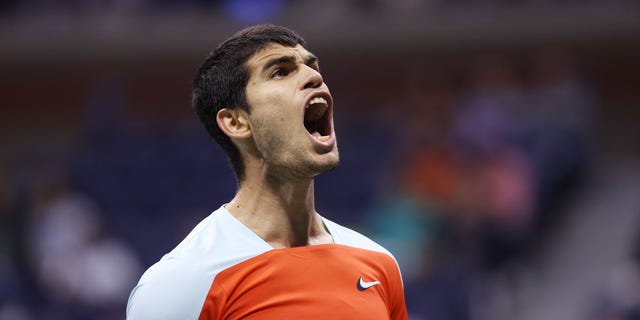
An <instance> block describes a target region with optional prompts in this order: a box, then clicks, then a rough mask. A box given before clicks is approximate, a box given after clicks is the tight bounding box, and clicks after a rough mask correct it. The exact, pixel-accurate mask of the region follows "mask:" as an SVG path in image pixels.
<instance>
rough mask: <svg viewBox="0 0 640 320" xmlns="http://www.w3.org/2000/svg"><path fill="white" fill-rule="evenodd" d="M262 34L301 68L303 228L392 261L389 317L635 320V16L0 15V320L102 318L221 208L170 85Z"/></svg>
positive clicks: (462, 7)
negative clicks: (310, 67) (310, 79)
mask: <svg viewBox="0 0 640 320" xmlns="http://www.w3.org/2000/svg"><path fill="white" fill-rule="evenodd" d="M261 22H271V23H277V24H284V25H287V26H289V27H291V28H293V29H294V30H296V31H297V32H299V33H300V34H301V35H302V36H303V37H305V38H306V40H307V41H308V43H309V46H310V49H311V50H312V51H313V52H315V53H316V54H317V55H318V56H319V57H320V59H321V66H322V69H323V75H324V77H325V80H326V82H327V83H328V84H329V87H330V88H331V90H332V93H333V96H334V100H335V101H336V103H335V108H336V119H335V120H336V128H337V134H338V137H339V140H340V151H341V158H342V164H341V166H340V167H339V168H338V169H337V170H335V171H333V172H331V173H328V174H325V175H323V176H321V177H319V178H318V179H317V182H316V190H317V198H318V201H317V203H318V204H319V205H318V206H319V210H320V211H321V212H322V213H323V215H325V216H326V217H328V218H330V219H332V220H335V221H337V222H340V223H342V224H344V225H347V226H349V227H352V228H354V229H356V230H359V231H360V232H362V233H364V234H366V235H368V236H370V237H372V238H374V239H376V240H377V241H379V242H380V243H382V244H383V245H385V246H386V247H387V248H388V249H390V250H391V251H392V252H393V253H394V254H395V256H396V258H397V259H398V262H399V264H400V266H401V268H402V271H403V277H404V284H405V289H406V299H407V305H408V309H409V313H410V318H411V319H414V320H419V319H429V320H464V319H469V320H484V319H497V320H501V319H525V320H537V319H559V320H565V319H566V320H574V319H575V320H577V319H590V320H605V319H606V320H629V319H640V232H639V231H640V161H639V160H640V108H639V107H640V80H639V78H640V58H639V57H640V3H639V2H637V1H631V0H630V1H622V0H620V1H615V0H614V1H606V0H563V1H551V0H514V1H506V0H492V1H479V0H476V1H474V0H422V1H421V0H350V1H338V0H325V1H309V0H298V1H294V0H288V1H287V0H264V1H259V0H235V1H234V0H218V1H214V0H209V1H206V0H184V1H179V0H130V1H128V0H85V1H49V0H5V1H2V2H1V4H0V43H1V44H0V96H1V97H2V98H1V101H2V105H1V107H0V132H1V134H0V320H6V319H12V320H13V319H17V320H21V319H122V318H124V311H125V305H126V300H127V298H128V294H129V292H130V290H131V289H132V288H133V286H134V285H135V283H136V282H137V280H138V278H139V277H140V275H141V274H142V272H143V271H144V270H145V269H146V268H147V267H149V266H150V265H151V264H153V263H154V262H156V261H157V260H158V259H160V257H161V256H162V255H163V254H165V253H166V252H168V251H169V250H170V249H171V248H173V247H174V246H175V245H176V244H177V243H178V242H179V241H180V240H181V239H182V238H183V237H184V236H185V235H186V233H187V232H188V231H189V230H190V229H191V228H192V227H194V226H195V224H196V223H197V222H198V221H200V220H201V219H203V218H204V217H206V216H207V215H209V214H210V212H212V211H213V210H215V209H217V208H218V207H219V206H220V205H221V204H222V203H224V202H226V201H228V200H229V199H230V198H231V197H232V196H233V194H234V191H235V189H234V188H235V181H234V178H233V176H232V173H231V169H230V168H229V166H228V165H227V163H226V159H225V156H224V154H223V153H222V152H221V150H220V149H219V148H218V147H217V145H215V143H214V142H213V141H212V140H211V139H210V138H209V137H208V136H207V134H206V132H205V130H204V129H203V128H202V127H201V125H200V124H199V122H198V120H197V118H196V116H195V113H194V112H193V111H192V110H191V107H190V86H191V80H192V77H193V75H194V74H195V71H196V69H197V67H198V66H199V63H200V62H201V61H202V60H203V59H204V58H205V56H206V55H207V53H208V52H209V51H210V50H212V49H213V48H215V47H216V46H217V44H218V43H220V42H221V41H222V40H223V39H225V38H226V37H227V36H229V35H231V34H232V33H233V32H235V31H237V30H239V29H241V28H243V27H245V26H248V25H252V24H255V23H261Z"/></svg>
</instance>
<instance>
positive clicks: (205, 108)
mask: <svg viewBox="0 0 640 320" xmlns="http://www.w3.org/2000/svg"><path fill="white" fill-rule="evenodd" d="M269 43H278V44H281V45H283V46H290V47H295V46H296V45H298V44H300V45H302V46H305V45H306V43H305V41H304V39H302V37H300V36H299V35H298V34H296V33H295V32H293V31H292V30H289V29H287V28H285V27H281V26H275V25H257V26H253V27H249V28H246V29H244V30H241V31H239V32H238V33H236V34H234V35H233V36H231V37H230V38H228V39H227V40H225V41H224V42H222V43H221V44H220V45H219V46H218V48H216V49H215V50H214V51H213V52H212V53H211V54H210V55H209V56H208V57H207V58H206V59H205V60H204V62H203V63H202V65H201V66H200V68H199V69H198V72H197V73H196V76H195V78H194V79H193V98H192V105H193V108H194V109H195V110H196V113H197V114H198V117H199V118H200V121H201V122H202V124H203V125H204V127H205V128H206V129H207V132H209V135H210V136H211V137H213V139H214V140H215V141H216V142H217V143H218V144H219V145H220V147H222V149H223V150H224V152H225V153H226V154H227V157H228V158H229V162H230V163H231V166H232V167H233V170H234V172H235V174H236V178H237V179H238V181H240V180H242V179H243V177H244V163H243V160H242V157H241V155H240V152H239V150H238V148H236V146H235V145H234V144H233V142H231V139H230V138H229V137H228V136H227V135H226V134H224V132H222V130H221V129H220V128H219V127H218V123H217V122H216V115H217V113H218V111H219V110H220V109H222V108H228V109H236V108H241V109H243V110H245V111H247V112H251V110H250V109H251V108H250V106H249V105H248V103H247V99H246V94H245V92H246V91H245V89H246V86H247V82H248V81H249V70H248V68H247V66H246V62H247V60H249V58H250V57H251V56H253V54H255V53H256V52H258V51H259V50H261V49H262V48H264V47H266V46H267V45H268V44H269Z"/></svg>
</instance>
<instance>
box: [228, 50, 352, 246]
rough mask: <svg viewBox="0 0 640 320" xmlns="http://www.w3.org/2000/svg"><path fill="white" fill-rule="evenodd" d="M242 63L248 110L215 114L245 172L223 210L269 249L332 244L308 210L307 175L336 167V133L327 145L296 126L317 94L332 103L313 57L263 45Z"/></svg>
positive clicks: (311, 195)
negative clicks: (238, 153) (245, 75)
mask: <svg viewBox="0 0 640 320" xmlns="http://www.w3.org/2000/svg"><path fill="white" fill-rule="evenodd" d="M283 57H285V59H283ZM246 66H247V67H248V70H249V74H250V78H249V81H248V83H247V87H246V96H247V102H248V103H249V105H250V106H251V113H247V112H244V111H243V110H240V109H235V110H231V109H222V110H220V111H219V112H218V114H217V122H218V125H219V126H220V128H221V129H222V131H223V132H225V134H227V135H228V136H229V137H230V138H231V140H232V141H233V143H234V144H235V145H236V146H237V147H238V149H239V150H240V152H241V154H242V157H243V159H244V162H245V170H246V171H245V173H246V174H245V178H244V179H243V180H242V181H240V183H239V187H238V191H237V193H236V196H235V197H234V198H233V199H232V200H231V201H230V202H229V204H227V206H226V208H227V209H228V210H229V212H231V214H232V215H234V216H235V217H236V218H237V219H238V220H239V221H240V222H242V223H243V224H244V225H245V226H247V227H248V228H249V229H251V230H252V231H253V232H255V233H256V234H257V235H258V236H260V237H261V238H262V239H263V240H265V241H266V242H267V243H268V244H270V245H271V246H272V247H274V248H276V249H278V248H289V247H295V246H305V245H314V244H326V243H333V238H332V237H331V234H329V232H328V231H327V229H326V227H325V226H324V224H323V222H322V219H321V217H320V215H319V214H318V212H317V211H316V209H315V204H314V177H315V176H317V175H319V174H321V173H324V172H326V171H329V170H331V169H333V168H335V167H336V166H337V165H338V162H339V154H338V147H337V143H336V141H335V134H334V133H333V130H331V131H332V133H331V134H330V138H329V139H328V141H326V142H318V141H317V140H316V139H315V138H314V137H312V136H311V135H310V134H309V133H308V132H307V129H306V128H305V127H304V122H303V120H304V111H305V106H306V104H307V103H308V101H309V99H310V98H311V97H313V96H317V95H323V96H324V97H325V98H326V99H327V101H328V102H329V104H332V103H331V96H330V93H329V88H328V87H327V85H326V84H325V83H324V81H323V79H322V75H321V74H320V72H319V68H318V65H317V59H315V56H314V55H313V54H311V53H310V52H309V51H307V50H306V49H305V48H303V47H302V46H299V45H298V46H296V47H286V46H282V45H279V44H270V45H268V46H267V47H265V48H264V49H262V50H260V51H258V52H256V53H255V54H254V55H253V56H251V57H250V58H249V60H248V61H247V63H246ZM330 109H331V107H330ZM328 112H329V111H328ZM330 114H332V113H330ZM331 127H333V119H331Z"/></svg>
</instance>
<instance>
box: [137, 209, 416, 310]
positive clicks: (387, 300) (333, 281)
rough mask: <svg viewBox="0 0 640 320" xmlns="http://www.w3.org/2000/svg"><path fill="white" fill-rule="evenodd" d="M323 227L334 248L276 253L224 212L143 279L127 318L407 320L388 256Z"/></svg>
mask: <svg viewBox="0 0 640 320" xmlns="http://www.w3.org/2000/svg"><path fill="white" fill-rule="evenodd" d="M323 221H324V223H325V225H326V227H327V229H328V230H329V232H330V233H331V235H332V236H333V239H334V242H335V244H322V245H312V246H303V247H294V248H286V249H274V248H272V247H271V246H270V245H269V244H267V243H266V242H265V241H264V240H262V239H261V238H260V237H258V235H256V234H255V233H254V232H253V231H251V230H250V229H248V228H247V227H246V226H244V225H243V224H242V223H241V222H240V221H238V220H237V219H236V218H235V217H233V216H232V215H231V213H229V211H227V210H226V209H225V208H224V207H221V208H220V209H218V210H216V211H214V212H213V213H212V214H211V215H210V216H208V217H207V218H205V219H204V220H203V221H202V222H200V223H199V224H198V225H197V226H196V227H195V228H194V229H193V231H191V233H190V234H189V235H188V236H187V237H186V238H185V239H184V240H183V241H182V242H181V243H180V244H179V245H178V246H177V247H176V248H175V249H173V250H172V251H171V252H169V253H168V254H167V255H165V256H164V257H162V259H161V260H160V261H159V262H157V263H156V264H154V265H153V266H151V267H150V268H149V269H148V270H147V271H146V272H145V273H144V274H143V275H142V277H141V279H140V281H139V282H138V285H137V286H136V287H135V288H134V289H133V291H132V292H131V296H130V297H129V303H128V305H127V319H130V320H139V319H153V320H161V319H212V320H222V319H266V320H270V319H350V320H352V319H367V320H375V319H392V320H398V319H402V320H404V319H407V310H406V307H405V302H404V293H403V287H402V280H401V277H400V271H399V269H398V266H397V263H396V261H395V259H394V258H393V256H392V255H391V254H390V253H389V252H388V251H387V250H385V249H384V248H383V247H381V246H380V245H378V244H376V243H375V242H373V241H372V240H370V239H368V238H367V237H365V236H363V235H361V234H359V233H357V232H355V231H352V230H349V229H347V228H345V227H342V226H340V225H338V224H336V223H334V222H331V221H329V220H327V219H324V218H323Z"/></svg>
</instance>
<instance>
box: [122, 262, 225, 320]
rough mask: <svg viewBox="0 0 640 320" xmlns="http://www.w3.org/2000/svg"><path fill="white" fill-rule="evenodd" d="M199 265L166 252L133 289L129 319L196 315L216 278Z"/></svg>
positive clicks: (182, 317)
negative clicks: (168, 254)
mask: <svg viewBox="0 0 640 320" xmlns="http://www.w3.org/2000/svg"><path fill="white" fill-rule="evenodd" d="M198 269H199V268H198V266H197V265H193V264H192V263H190V261H189V260H187V259H181V258H173V257H169V258H167V257H166V256H165V258H163V259H162V260H160V261H159V262H157V263H156V264H154V265H153V266H151V267H150V268H149V269H148V270H147V271H146V272H145V273H144V274H143V275H142V277H141V278H140V281H139V282H138V284H137V285H136V287H135V288H134V289H133V291H132V292H131V294H130V296H129V302H128V304H127V319H196V318H197V317H198V315H199V312H200V309H201V308H202V304H203V303H204V299H205V297H206V294H207V291H208V290H209V286H210V285H211V282H212V281H213V275H210V274H207V272H203V270H198Z"/></svg>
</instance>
